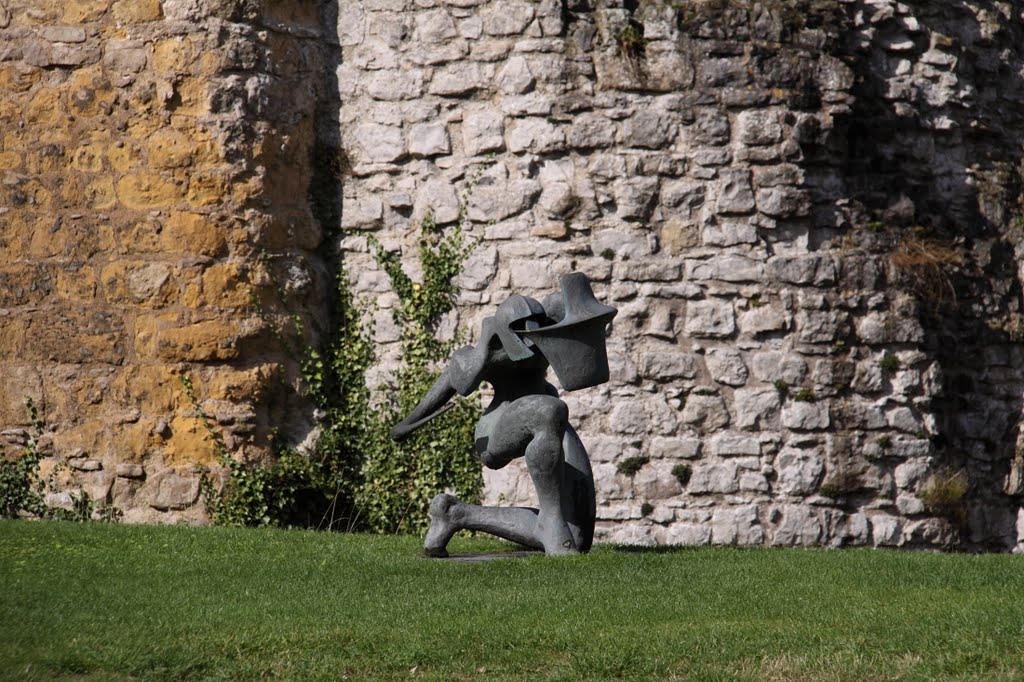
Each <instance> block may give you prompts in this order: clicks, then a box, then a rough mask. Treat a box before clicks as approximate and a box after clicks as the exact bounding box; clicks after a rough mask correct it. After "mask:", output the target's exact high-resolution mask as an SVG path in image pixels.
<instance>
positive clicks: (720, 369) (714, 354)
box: [704, 348, 748, 386]
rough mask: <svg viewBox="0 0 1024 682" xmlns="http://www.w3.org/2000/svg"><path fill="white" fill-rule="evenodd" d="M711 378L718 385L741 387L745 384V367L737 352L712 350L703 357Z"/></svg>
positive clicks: (719, 349)
mask: <svg viewBox="0 0 1024 682" xmlns="http://www.w3.org/2000/svg"><path fill="white" fill-rule="evenodd" d="M704 361H705V362H706V363H707V366H708V372H710V373H711V378H712V379H714V380H715V381H717V382H718V383H720V384H726V385H728V386H742V385H743V384H745V383H747V376H748V373H747V366H746V364H744V362H743V357H742V356H741V355H740V353H739V351H737V350H735V349H733V348H712V349H710V350H708V352H707V353H706V354H705V355H704Z"/></svg>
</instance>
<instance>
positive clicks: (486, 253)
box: [458, 246, 498, 291]
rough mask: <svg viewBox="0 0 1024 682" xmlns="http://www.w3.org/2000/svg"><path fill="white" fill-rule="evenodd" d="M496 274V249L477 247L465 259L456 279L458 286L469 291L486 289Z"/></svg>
mask: <svg viewBox="0 0 1024 682" xmlns="http://www.w3.org/2000/svg"><path fill="white" fill-rule="evenodd" d="M497 272H498V249H497V248H495V247H493V246H484V247H478V248H477V249H475V250H474V251H473V253H472V254H470V256H469V258H468V259H466V263H465V265H464V266H463V268H462V272H461V273H460V274H459V277H458V286H459V288H460V289H468V290H470V291H480V290H481V289H486V288H487V286H488V285H489V284H490V283H491V281H492V280H493V279H494V276H495V274H497Z"/></svg>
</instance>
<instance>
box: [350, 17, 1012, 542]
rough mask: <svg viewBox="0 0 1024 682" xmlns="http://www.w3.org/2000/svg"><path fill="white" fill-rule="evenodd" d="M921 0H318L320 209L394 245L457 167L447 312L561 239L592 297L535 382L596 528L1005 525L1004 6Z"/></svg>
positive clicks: (380, 280) (970, 532)
mask: <svg viewBox="0 0 1024 682" xmlns="http://www.w3.org/2000/svg"><path fill="white" fill-rule="evenodd" d="M934 5H935V4H934V3H897V2H890V1H888V0H872V1H870V2H868V1H864V0H849V1H847V2H783V1H781V0H780V1H766V2H761V3H733V2H728V1H725V0H723V1H719V2H686V3H665V2H655V1H640V2H616V1H615V0H604V1H601V0H598V1H596V2H585V1H583V0H566V1H565V2H562V1H559V0H539V1H532V2H531V1H526V0H518V1H513V2H495V1H488V0H444V1H442V0H438V1H421V2H412V1H411V0H408V1H406V0H390V1H388V2H379V1H372V0H365V1H363V2H346V3H343V4H342V7H341V10H340V16H339V23H338V26H339V29H338V35H339V39H340V44H341V46H342V52H341V63H340V65H339V66H338V71H337V73H338V83H339V88H338V89H339V95H340V105H341V106H340V111H341V115H340V129H341V133H342V141H343V146H344V149H345V152H346V154H347V156H348V158H349V160H350V162H351V169H350V176H349V177H348V178H347V179H346V181H345V184H344V188H343V193H344V206H343V217H342V220H343V223H344V225H345V227H346V228H349V229H351V230H356V231H360V230H368V231H374V232H375V233H376V234H377V236H378V237H379V238H380V239H381V240H382V241H384V242H385V243H386V244H388V245H389V246H390V247H391V248H394V249H401V250H403V253H404V252H406V251H408V252H409V253H413V251H412V249H411V248H410V247H411V244H412V241H411V240H412V238H413V237H414V235H415V225H416V222H417V220H418V219H419V217H420V216H422V215H423V214H424V212H425V211H427V210H428V209H429V210H432V211H433V212H434V215H435V217H436V218H437V220H438V222H440V223H451V222H453V221H455V220H456V218H457V215H458V208H459V197H460V196H461V195H462V191H463V190H464V189H465V187H466V185H467V182H468V178H470V177H471V176H472V175H473V174H474V173H475V172H477V169H481V168H482V169H483V171H482V175H481V176H480V180H479V181H478V183H477V185H476V187H475V188H474V190H473V192H472V197H471V200H470V204H469V210H468V218H469V221H470V223H471V224H472V226H473V227H472V229H473V231H474V234H476V235H477V236H479V237H480V238H481V243H480V245H479V247H478V248H477V251H476V252H475V254H474V255H473V257H472V259H471V261H470V263H469V267H468V269H467V271H466V273H465V275H464V276H463V279H462V285H463V287H464V289H465V292H464V294H463V296H462V299H461V315H460V317H459V319H458V320H452V321H451V322H452V323H451V325H450V326H455V325H456V324H457V325H459V326H462V327H464V328H466V329H469V330H476V329H477V327H478V323H479V321H480V320H481V319H482V318H483V317H484V316H486V315H488V314H490V313H491V312H492V311H493V309H494V307H495V306H496V305H497V304H498V303H499V302H500V301H501V300H503V299H504V298H505V297H506V296H508V295H509V294H510V293H511V292H513V291H515V292H519V293H523V294H526V295H532V296H536V297H538V298H539V297H541V296H542V295H544V294H546V293H547V292H549V291H551V290H552V289H553V288H555V287H556V286H557V276H558V275H559V274H563V273H567V272H570V271H573V270H580V271H583V272H586V273H587V274H588V275H589V276H590V277H591V279H593V280H594V281H595V283H596V286H595V289H596V291H597V293H598V296H599V297H601V298H603V299H605V300H607V301H609V302H611V303H613V304H614V305H616V306H617V307H618V308H619V310H620V313H619V316H618V317H617V318H616V320H615V323H614V325H613V329H612V334H611V338H610V352H611V357H612V363H613V368H612V380H611V381H610V383H609V384H607V385H605V386H603V387H600V388H597V389H590V390H587V391H582V392H580V393H578V394H568V395H566V396H565V400H566V401H567V402H568V404H569V406H570V410H571V413H572V418H573V420H574V422H575V423H576V424H578V425H579V430H580V432H581V434H582V436H583V439H584V441H585V443H586V444H587V446H588V448H589V450H590V453H591V456H592V459H593V460H594V469H595V475H596V477H597V485H598V498H599V501H598V518H599V522H598V533H599V534H598V537H599V539H601V540H606V541H615V542H630V543H638V544H656V543H686V544H707V543H715V544H733V543H735V544H754V545H759V544H770V545H815V544H823V545H829V546H837V545H846V544H854V545H856V544H867V545H880V546H895V545H908V546H929V547H949V546H963V547H968V546H969V547H988V548H998V549H1007V548H1011V547H1013V546H1014V545H1015V544H1017V543H1018V542H1019V541H1020V536H1021V533H1022V532H1024V527H1021V526H1022V525H1024V524H1021V523H1020V522H1018V521H1017V519H1018V509H1019V505H1020V503H1019V495H1020V493H1021V492H1022V490H1021V487H1020V482H1019V481H1020V473H1019V470H1018V469H1016V468H1014V469H1013V470H1012V471H1011V464H1012V462H1013V461H1014V460H1015V457H1016V458H1017V460H1016V461H1017V465H1016V466H1019V463H1020V462H1019V457H1020V456H1019V455H1017V454H1015V453H1016V452H1017V451H1018V449H1017V446H1016V439H1017V435H1018V424H1019V421H1020V412H1021V406H1020V396H1021V390H1022V388H1024V385H1022V381H1021V379H1022V374H1021V371H1022V362H1024V355H1022V353H1021V348H1020V345H1019V340H1020V334H1021V327H1020V317H1019V314H1020V308H1019V305H1020V283H1019V280H1020V277H1019V273H1018V270H1017V265H1016V263H1017V262H1018V261H1017V259H1016V257H1015V249H1017V248H1019V246H1020V244H1021V240H1020V235H1019V231H1020V221H1019V218H1017V217H1016V216H1019V215H1020V213H1019V206H1018V205H1017V200H1018V196H1019V188H1020V184H1019V178H1020V170H1021V168H1020V151H1021V145H1020V140H1021V133H1022V132H1024V129H1022V125H1021V115H1020V113H1019V112H1020V111H1021V107H1020V105H1021V103H1022V90H1021V77H1022V71H1021V67H1022V62H1021V49H1022V45H1024V40H1022V15H1021V6H1020V3H982V2H977V3H974V2H957V3H942V4H940V5H939V6H934ZM344 246H345V247H346V249H348V251H349V254H348V258H349V259H350V260H351V261H352V262H353V263H355V264H356V266H355V267H353V268H352V272H357V273H359V275H358V277H357V278H356V282H355V283H356V286H357V288H358V290H359V291H360V292H362V293H364V294H366V295H368V296H373V297H376V300H377V301H378V303H380V304H381V306H382V309H381V311H380V314H379V318H378V325H377V328H378V341H379V342H380V343H381V344H382V345H383V346H384V347H387V344H389V343H393V342H394V341H395V336H394V330H393V329H392V328H391V327H390V325H389V323H388V310H387V309H388V306H389V305H392V304H393V303H394V301H395V299H394V296H393V294H391V293H390V292H389V291H388V286H387V281H386V278H385V277H384V276H383V275H382V274H381V273H380V272H378V271H377V270H376V269H375V268H374V266H373V263H372V259H371V258H370V257H369V256H368V255H367V254H366V248H365V244H364V243H363V241H362V240H361V239H360V238H359V237H357V236H351V237H349V238H347V239H345V240H344ZM636 458H641V459H636ZM627 461H629V462H630V463H631V464H634V465H635V464H637V463H642V466H640V468H639V470H638V471H635V473H632V474H626V473H621V470H623V469H627V468H628V466H627V467H622V466H620V465H623V463H624V462H627ZM680 465H683V466H680ZM958 471H963V472H964V473H965V474H966V475H967V476H968V477H969V483H970V488H969V492H968V494H967V496H966V498H965V499H964V500H963V501H962V503H957V504H953V505H948V506H947V508H945V509H943V508H942V507H941V504H939V502H938V501H937V500H936V496H935V495H933V496H929V494H928V491H929V490H932V491H935V490H936V489H937V486H938V483H940V482H941V480H942V479H943V478H944V477H946V478H948V476H949V475H950V474H951V473H954V472H958ZM673 472H675V473H676V474H680V476H677V475H675V474H674V473H673ZM687 474H689V478H688V480H685V479H686V477H687ZM681 479H682V480H681ZM684 481H685V482H684ZM487 482H488V488H487V490H488V492H487V497H488V500H489V501H490V502H492V503H501V504H508V503H519V502H526V501H528V500H529V499H530V497H531V491H530V486H529V483H528V477H527V476H526V474H525V469H524V467H522V466H517V465H515V464H514V465H512V466H510V467H508V468H507V469H504V470H502V471H499V472H490V473H488V476H487ZM1015 524H1016V526H1017V527H1016V528H1015Z"/></svg>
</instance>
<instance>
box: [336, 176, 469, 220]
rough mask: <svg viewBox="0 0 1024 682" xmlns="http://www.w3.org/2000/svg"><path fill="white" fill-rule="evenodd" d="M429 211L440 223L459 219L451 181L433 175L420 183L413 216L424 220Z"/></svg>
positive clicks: (457, 198) (457, 204) (456, 197)
mask: <svg viewBox="0 0 1024 682" xmlns="http://www.w3.org/2000/svg"><path fill="white" fill-rule="evenodd" d="M427 213H430V214H431V215H432V216H433V218H434V222H435V223H437V224H438V225H447V224H448V223H452V222H455V221H456V220H457V219H458V217H459V197H458V194H457V193H456V191H455V188H454V187H453V186H452V184H451V183H450V182H448V181H447V180H445V179H443V178H439V177H432V178H430V179H428V180H427V181H426V182H424V183H423V184H422V185H420V187H419V189H418V190H417V192H416V201H415V208H414V211H413V218H414V219H415V220H422V219H423V217H424V216H426V214H427ZM342 218H343V219H344V216H342Z"/></svg>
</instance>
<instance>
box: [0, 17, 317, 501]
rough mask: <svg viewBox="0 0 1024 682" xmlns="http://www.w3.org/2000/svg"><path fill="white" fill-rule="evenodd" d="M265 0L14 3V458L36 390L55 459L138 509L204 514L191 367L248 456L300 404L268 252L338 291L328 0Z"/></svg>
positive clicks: (105, 495) (45, 442) (9, 55)
mask: <svg viewBox="0 0 1024 682" xmlns="http://www.w3.org/2000/svg"><path fill="white" fill-rule="evenodd" d="M265 4H266V6H265V7H262V6H260V5H259V3H254V2H249V1H242V0H239V1H238V2H234V1H231V2H226V1H218V2H206V3H190V2H183V1H180V0H177V1H176V0H164V2H160V1H158V0H120V1H117V2H111V1H110V0H0V122H2V125H0V452H2V454H3V455H4V456H7V457H15V456H17V455H18V454H19V453H20V452H21V451H22V449H23V447H24V445H25V443H26V441H27V438H28V436H29V433H30V428H29V423H28V417H27V413H26V410H25V406H24V404H23V403H24V399H25V398H26V397H31V398H32V400H33V401H34V402H35V404H36V405H37V406H38V408H39V415H40V417H41V418H42V420H43V422H44V423H45V434H44V437H43V439H42V446H43V450H44V453H45V454H47V455H48V460H47V462H46V463H45V467H44V468H45V469H46V470H47V471H51V470H56V471H58V473H59V476H57V478H55V480H58V479H59V482H60V483H61V486H63V487H62V490H64V491H65V492H67V491H71V492H74V490H75V489H76V488H80V489H82V490H85V491H86V492H88V493H89V494H90V496H91V497H93V498H94V499H97V500H100V501H105V502H108V503H112V504H115V505H116V506H118V507H120V508H121V509H123V510H124V511H125V513H126V518H127V519H128V520H138V521H149V520H155V519H157V518H159V517H160V515H161V514H164V513H165V512H167V511H172V512H175V513H176V515H177V516H178V517H181V518H188V519H194V520H202V516H203V512H202V509H201V506H202V505H201V504H200V503H199V500H198V495H197V491H198V486H197V484H196V481H197V476H198V475H199V473H201V472H202V471H203V467H205V466H208V465H211V464H213V463H215V461H216V457H217V452H216V450H215V449H214V447H213V442H212V439H211V438H210V436H209V434H208V433H207V431H206V429H205V428H203V425H202V423H201V421H200V420H199V419H198V417H197V416H196V412H195V410H194V409H193V406H192V405H191V404H190V402H189V401H188V399H187V398H186V396H185V393H184V391H183V387H182V384H181V381H180V377H181V376H182V374H184V373H188V374H189V375H190V376H191V377H192V378H193V383H194V384H195V387H196V393H197V395H198V397H199V399H200V400H201V401H202V402H203V409H204V410H205V411H206V412H207V413H209V414H210V415H211V416H212V417H213V419H214V420H215V421H216V422H217V428H219V429H222V430H223V432H224V434H225V436H226V439H227V441H228V444H229V445H230V446H231V448H232V451H233V452H234V453H235V454H236V455H238V456H244V457H247V458H257V459H258V458H262V457H265V456H266V455H267V454H268V453H269V451H270V447H271V440H272V436H271V434H272V432H273V429H274V428H275V427H278V426H282V425H285V426H287V425H288V424H289V423H294V422H295V421H296V417H295V415H296V414H302V413H303V412H304V409H303V408H304V405H303V402H302V400H301V398H300V397H298V395H297V393H296V391H295V390H294V372H293V370H292V369H291V368H290V367H289V366H288V362H287V359H286V357H285V355H284V353H283V352H282V350H281V346H280V343H279V342H278V341H277V340H275V339H274V337H273V335H272V334H271V333H270V332H269V330H268V328H267V325H266V324H265V322H263V321H261V316H260V315H259V314H257V313H258V312H259V311H258V310H257V309H256V308H255V307H254V306H253V305H252V303H251V302H252V300H253V294H254V292H255V294H256V295H257V296H258V297H259V298H261V299H262V300H265V301H266V300H271V301H272V299H273V296H272V295H271V294H269V293H268V290H269V289H272V288H273V282H272V279H271V278H270V277H267V276H266V273H264V272H262V270H263V269H264V266H263V265H262V263H265V262H267V258H266V253H267V252H272V253H273V254H274V257H273V258H271V259H270V262H271V264H272V266H273V267H274V268H276V269H278V270H281V271H282V272H285V273H286V275H285V278H286V279H287V272H290V271H291V270H294V269H295V268H298V272H299V275H298V282H299V283H298V284H295V285H294V286H292V287H291V289H292V292H291V293H292V294H293V296H292V297H291V298H292V300H293V301H295V304H296V305H298V306H303V304H304V302H306V301H316V300H318V299H320V298H321V295H320V294H319V293H318V291H317V287H319V286H320V279H322V278H318V277H317V276H315V273H317V272H319V271H320V269H319V268H317V257H316V255H315V253H314V251H315V249H316V248H317V246H318V244H319V242H320V229H319V226H318V224H317V223H316V221H315V220H314V219H313V216H312V215H311V213H310V209H309V201H308V198H307V195H308V187H309V183H310V179H311V174H312V172H313V171H312V162H311V159H312V148H313V145H314V144H315V137H316V135H315V131H316V124H315V120H314V114H315V110H316V105H317V98H318V96H319V95H318V92H319V86H318V82H319V81H320V80H321V78H320V77H321V73H320V71H321V66H320V65H321V58H320V55H321V50H322V46H321V44H320V42H319V40H318V38H319V36H318V32H319V18H318V16H317V15H316V4H315V3H307V2H299V1H298V0H296V1H295V2H287V1H285V2H272V1H271V0H267V2H266V3H265ZM285 103H286V104H287V105H285ZM295 235H301V236H300V237H296V236H295ZM284 264H287V267H284ZM304 273H305V274H304ZM288 284H289V282H287V281H286V282H285V285H288ZM303 312H306V313H311V312H312V314H315V305H314V306H312V307H306V308H303ZM298 421H300V422H301V419H298ZM140 465H141V466H140ZM58 487H60V486H58ZM50 497H51V500H50V501H51V503H54V504H61V503H66V501H67V498H66V496H62V495H61V494H57V493H54V494H51V496H50Z"/></svg>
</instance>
